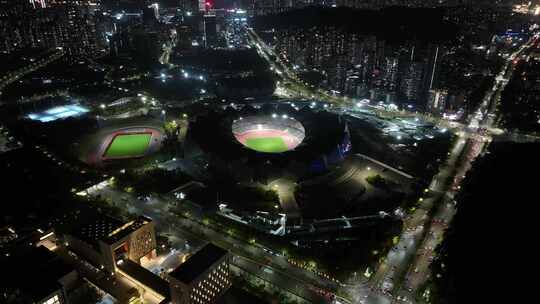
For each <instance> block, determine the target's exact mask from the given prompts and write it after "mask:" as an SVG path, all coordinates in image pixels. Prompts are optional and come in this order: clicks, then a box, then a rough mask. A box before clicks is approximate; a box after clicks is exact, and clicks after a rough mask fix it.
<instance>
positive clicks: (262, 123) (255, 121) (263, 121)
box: [232, 114, 305, 153]
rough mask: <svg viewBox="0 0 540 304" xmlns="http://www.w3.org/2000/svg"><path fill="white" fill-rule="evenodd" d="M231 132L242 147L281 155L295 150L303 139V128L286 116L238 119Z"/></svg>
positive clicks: (275, 115)
mask: <svg viewBox="0 0 540 304" xmlns="http://www.w3.org/2000/svg"><path fill="white" fill-rule="evenodd" d="M232 132H233V134H234V137H235V138H236V140H238V142H240V143H241V144H242V145H244V146H246V147H248V148H250V149H252V150H255V151H258V152H264V153H282V152H285V151H290V150H293V149H294V148H296V147H297V146H298V145H299V144H300V143H302V141H303V140H304V137H305V130H304V126H302V124H301V123H299V122H298V121H296V120H295V119H294V118H291V117H288V116H287V115H286V114H284V115H283V116H279V117H278V116H277V114H274V115H271V116H248V117H240V118H239V119H237V120H236V121H234V122H233V125H232Z"/></svg>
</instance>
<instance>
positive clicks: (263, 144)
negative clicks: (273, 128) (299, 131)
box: [246, 137, 289, 153]
mask: <svg viewBox="0 0 540 304" xmlns="http://www.w3.org/2000/svg"><path fill="white" fill-rule="evenodd" d="M246 146H248V147H249V148H250V149H252V150H255V151H259V152H266V153H280V152H285V151H287V150H289V148H288V147H287V145H286V144H285V142H284V141H283V139H282V138H281V137H260V138H248V139H247V140H246Z"/></svg>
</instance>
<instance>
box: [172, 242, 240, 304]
mask: <svg viewBox="0 0 540 304" xmlns="http://www.w3.org/2000/svg"><path fill="white" fill-rule="evenodd" d="M230 259H231V257H230V253H229V252H228V251H226V250H224V249H222V248H220V247H218V246H216V245H213V244H211V243H210V244H208V245H206V246H205V247H203V248H202V249H201V250H199V251H198V252H197V253H195V255H193V256H192V257H191V258H189V259H188V260H187V261H186V262H185V263H183V264H182V265H180V266H179V267H177V268H176V269H175V270H173V271H172V272H171V273H169V284H170V290H171V303H173V304H206V303H214V302H216V301H217V300H218V299H219V298H220V297H221V296H222V295H223V294H224V293H225V292H226V291H227V290H228V289H229V287H230V286H231V279H230V269H229V264H230Z"/></svg>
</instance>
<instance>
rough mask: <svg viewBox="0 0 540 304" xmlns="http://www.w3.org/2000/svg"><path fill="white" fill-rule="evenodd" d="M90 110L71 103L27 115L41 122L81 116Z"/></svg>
mask: <svg viewBox="0 0 540 304" xmlns="http://www.w3.org/2000/svg"><path fill="white" fill-rule="evenodd" d="M88 112H90V110H89V109H87V108H85V107H83V106H81V105H77V104H71V105H63V106H57V107H54V108H50V109H48V110H45V111H43V112H38V113H30V114H28V115H27V117H28V118H30V119H32V120H39V121H41V122H50V121H54V120H58V119H64V118H68V117H74V116H80V115H83V114H85V113H88Z"/></svg>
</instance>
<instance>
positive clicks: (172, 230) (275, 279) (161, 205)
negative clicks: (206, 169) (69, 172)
mask: <svg viewBox="0 0 540 304" xmlns="http://www.w3.org/2000/svg"><path fill="white" fill-rule="evenodd" d="M89 195H91V196H97V195H100V196H101V197H102V198H109V199H110V201H113V202H114V204H115V205H116V206H117V207H120V208H122V209H124V210H127V212H129V213H131V214H139V215H145V216H148V217H150V218H152V219H153V220H154V222H155V225H156V228H157V230H158V231H161V232H162V233H164V234H165V235H168V236H171V237H172V238H173V241H174V242H175V243H176V244H177V245H182V244H183V242H184V244H187V245H189V247H190V248H191V249H192V250H197V249H198V248H201V247H202V246H203V245H204V244H205V243H206V241H212V242H214V243H216V244H218V245H220V246H222V247H224V248H226V249H228V250H229V251H231V252H232V253H233V254H234V255H236V256H238V257H240V259H239V260H238V261H242V264H241V266H244V268H245V269H246V270H248V271H249V270H251V269H254V270H256V273H254V275H260V271H261V270H262V269H263V267H265V268H266V269H269V270H271V271H272V273H273V274H274V275H272V276H266V277H265V278H267V279H268V280H269V282H271V283H272V284H274V285H275V286H278V287H281V288H284V289H285V290H287V289H286V287H287V286H299V287H301V288H295V289H291V290H289V292H291V293H294V294H296V295H298V296H300V297H302V298H304V299H307V300H309V301H310V302H312V303H329V302H330V300H329V299H328V298H327V297H325V296H324V295H323V293H322V292H320V291H321V290H324V291H330V292H333V291H336V290H337V289H338V287H339V284H338V283H337V282H335V281H333V280H331V279H327V278H324V277H321V276H319V275H317V274H315V273H314V272H312V271H309V270H306V269H303V268H299V267H297V266H294V265H292V264H290V263H289V262H288V261H287V258H286V257H284V256H282V255H280V254H275V253H274V254H272V253H270V252H269V251H268V249H266V248H264V247H262V246H260V245H258V244H257V243H247V242H246V241H245V240H240V239H238V238H235V237H234V236H232V235H230V234H228V233H226V232H224V231H222V230H218V229H216V228H214V227H212V225H211V224H204V221H203V219H201V218H198V217H197V215H196V214H194V213H190V216H189V217H185V216H179V215H178V213H183V212H184V211H183V208H182V206H181V204H180V206H178V204H177V203H176V201H175V200H174V199H173V198H169V197H163V198H162V197H158V196H153V197H151V198H150V199H148V200H139V199H138V198H136V197H135V196H134V195H132V194H130V193H125V192H123V191H121V190H118V189H115V188H114V187H111V186H109V185H107V182H105V183H104V184H103V185H102V186H100V187H96V188H94V189H93V190H91V191H89ZM186 211H187V209H186ZM247 264H249V267H248V266H246V265H247ZM292 282H294V284H293V283H292ZM298 290H300V291H298Z"/></svg>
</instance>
